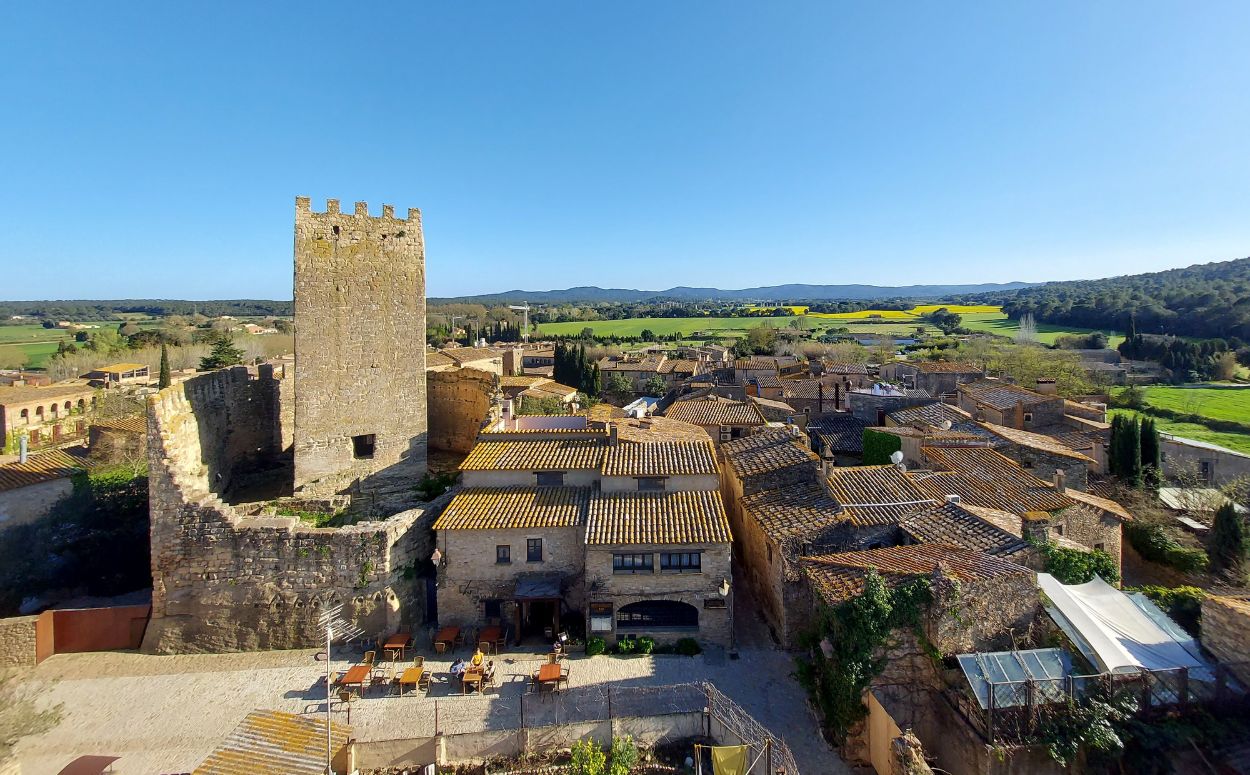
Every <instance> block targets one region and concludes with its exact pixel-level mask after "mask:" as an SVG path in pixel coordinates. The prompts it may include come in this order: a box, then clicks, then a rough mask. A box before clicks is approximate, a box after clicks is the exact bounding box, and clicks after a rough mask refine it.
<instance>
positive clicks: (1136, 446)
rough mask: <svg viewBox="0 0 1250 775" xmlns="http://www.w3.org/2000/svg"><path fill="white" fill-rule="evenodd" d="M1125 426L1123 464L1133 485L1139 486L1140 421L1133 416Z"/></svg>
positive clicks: (1140, 474) (1140, 482)
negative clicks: (1125, 436) (1125, 437)
mask: <svg viewBox="0 0 1250 775" xmlns="http://www.w3.org/2000/svg"><path fill="white" fill-rule="evenodd" d="M1125 427H1126V429H1127V436H1128V438H1127V440H1126V442H1125V445H1124V454H1125V460H1124V464H1125V466H1126V468H1127V471H1128V480H1129V481H1130V482H1132V483H1133V486H1134V487H1141V485H1142V465H1141V423H1140V422H1139V421H1138V419H1137V418H1136V417H1134V418H1133V419H1131V420H1129V421H1128V423H1127V425H1126V426H1125Z"/></svg>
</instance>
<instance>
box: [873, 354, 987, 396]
mask: <svg viewBox="0 0 1250 775" xmlns="http://www.w3.org/2000/svg"><path fill="white" fill-rule="evenodd" d="M880 376H881V379H882V381H885V382H891V383H894V384H897V385H900V386H902V387H904V388H911V389H917V390H923V391H925V392H926V393H928V394H929V395H931V396H933V397H934V398H945V397H954V395H955V392H956V390H958V388H959V386H960V385H963V384H965V383H968V382H973V381H976V380H979V379H981V378H983V377H984V376H985V371H984V370H983V369H981V368H980V367H979V366H974V365H973V364H970V363H957V362H954V361H891V362H889V363H883V364H881V370H880Z"/></svg>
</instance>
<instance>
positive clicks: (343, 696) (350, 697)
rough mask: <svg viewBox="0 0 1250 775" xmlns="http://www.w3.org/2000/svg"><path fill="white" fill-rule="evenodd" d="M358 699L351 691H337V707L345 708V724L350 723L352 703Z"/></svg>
mask: <svg viewBox="0 0 1250 775" xmlns="http://www.w3.org/2000/svg"><path fill="white" fill-rule="evenodd" d="M358 698H359V695H357V694H356V693H355V692H353V691H352V690H351V689H339V705H346V706H347V723H348V724H350V723H352V703H353V702H355V701H356V700H357V699H358Z"/></svg>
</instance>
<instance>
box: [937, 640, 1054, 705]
mask: <svg viewBox="0 0 1250 775" xmlns="http://www.w3.org/2000/svg"><path fill="white" fill-rule="evenodd" d="M957 659H958V660H959V667H960V669H961V670H963V672H964V677H965V678H967V679H968V685H969V686H971V687H972V693H973V694H975V695H976V697H977V702H978V703H980V705H981V707H982V708H988V707H990V705H989V701H990V685H991V684H994V685H995V687H994V707H996V708H1007V707H1012V706H1017V705H1023V704H1024V699H1025V697H1026V695H1025V693H1024V692H1021V691H1019V690H1018V689H1019V686H1018V685H1017V684H1018V682H1020V681H1025V680H1030V679H1032V680H1034V681H1037V682H1038V684H1037V687H1036V695H1035V699H1036V701H1037V702H1044V703H1046V702H1059V701H1060V700H1062V699H1063V698H1064V697H1065V696H1066V695H1065V689H1064V686H1063V684H1062V683H1059V682H1056V681H1055V680H1053V679H1056V678H1067V677H1068V676H1070V675H1072V657H1071V656H1070V655H1069V654H1068V652H1066V651H1064V650H1063V649H1053V648H1052V649H1031V650H1029V651H995V652H993V653H990V654H960V655H959V656H958V657H957ZM1004 684H1005V685H1004Z"/></svg>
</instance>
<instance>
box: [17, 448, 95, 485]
mask: <svg viewBox="0 0 1250 775" xmlns="http://www.w3.org/2000/svg"><path fill="white" fill-rule="evenodd" d="M85 468H86V465H85V464H84V462H83V460H82V458H80V457H76V456H73V455H69V454H67V453H66V452H65V451H64V450H60V449H54V450H50V451H48V452H40V453H38V454H35V455H31V456H30V457H28V458H26V462H25V463H5V464H4V465H0V492H4V491H7V490H16V489H18V488H20V487H29V486H30V485H32V484H41V483H43V482H51V481H54V480H56V479H64V478H65V477H67V476H71V475H72V474H73V473H74V472H75V471H81V470H83V469H85Z"/></svg>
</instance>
